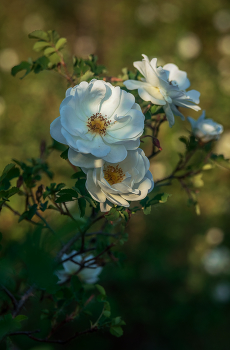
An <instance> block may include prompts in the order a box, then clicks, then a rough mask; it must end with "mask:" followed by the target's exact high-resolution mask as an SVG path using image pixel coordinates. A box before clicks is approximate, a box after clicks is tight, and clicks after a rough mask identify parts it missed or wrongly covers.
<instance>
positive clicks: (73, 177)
mask: <svg viewBox="0 0 230 350" xmlns="http://www.w3.org/2000/svg"><path fill="white" fill-rule="evenodd" d="M81 177H83V178H86V175H85V173H84V172H83V171H82V170H80V171H77V172H76V173H74V174H73V175H72V176H71V179H80V178H81Z"/></svg>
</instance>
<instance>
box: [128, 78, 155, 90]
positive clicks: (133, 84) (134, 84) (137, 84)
mask: <svg viewBox="0 0 230 350" xmlns="http://www.w3.org/2000/svg"><path fill="white" fill-rule="evenodd" d="M123 84H124V85H125V87H126V88H127V89H129V90H135V89H139V88H143V89H144V88H145V87H151V86H152V85H151V84H149V83H146V82H145V81H139V80H131V79H130V80H125V81H124V82H123Z"/></svg>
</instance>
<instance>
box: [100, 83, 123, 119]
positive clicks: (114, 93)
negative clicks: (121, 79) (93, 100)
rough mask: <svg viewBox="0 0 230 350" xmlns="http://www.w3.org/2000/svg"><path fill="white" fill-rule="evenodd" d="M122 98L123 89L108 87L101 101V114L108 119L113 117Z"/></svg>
mask: <svg viewBox="0 0 230 350" xmlns="http://www.w3.org/2000/svg"><path fill="white" fill-rule="evenodd" d="M120 98H121V89H120V87H119V86H116V87H114V86H111V87H109V86H108V85H106V94H105V97H104V98H103V99H102V100H101V105H100V109H99V112H100V113H101V114H102V115H103V116H104V117H105V116H106V117H107V118H108V119H110V117H111V116H112V115H113V113H114V112H115V110H116V109H117V108H118V106H119V103H120Z"/></svg>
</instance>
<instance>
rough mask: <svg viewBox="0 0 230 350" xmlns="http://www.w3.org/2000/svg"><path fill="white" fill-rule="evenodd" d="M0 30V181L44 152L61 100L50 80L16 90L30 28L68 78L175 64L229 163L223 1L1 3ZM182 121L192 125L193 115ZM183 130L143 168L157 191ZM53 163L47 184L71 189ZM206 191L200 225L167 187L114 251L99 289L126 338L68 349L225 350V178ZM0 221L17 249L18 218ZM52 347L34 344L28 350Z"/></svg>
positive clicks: (210, 174) (210, 178)
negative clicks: (58, 48) (8, 169)
mask: <svg viewBox="0 0 230 350" xmlns="http://www.w3.org/2000/svg"><path fill="white" fill-rule="evenodd" d="M0 23H1V24H0V25H1V27H0V37H1V40H0V168H1V171H2V169H3V168H4V166H5V165H6V164H8V163H10V162H11V159H12V158H16V159H18V160H25V159H27V158H31V157H39V152H40V151H39V148H40V143H41V141H42V140H45V141H46V142H47V144H51V142H52V141H51V138H50V135H49V125H50V123H51V122H52V121H53V120H54V119H55V118H56V117H57V116H58V113H59V105H60V102H61V101H62V99H63V98H64V93H65V90H66V82H65V81H64V80H63V78H62V77H59V76H58V75H57V74H55V73H54V72H42V73H40V74H38V75H35V74H34V73H32V74H30V75H29V76H27V77H26V78H25V79H23V80H20V79H19V77H18V76H17V77H16V78H13V77H12V76H11V75H10V71H11V68H12V67H13V66H14V65H16V64H18V63H20V62H21V61H22V60H27V58H28V57H32V58H36V57H37V56H36V53H35V52H33V51H32V45H33V40H31V39H28V33H30V32H32V31H33V30H35V29H44V30H49V29H55V30H57V31H58V33H59V34H60V35H61V37H66V38H67V40H68V45H67V46H66V48H65V50H64V54H65V57H66V61H67V63H69V65H70V67H71V60H72V58H71V57H72V56H73V55H76V56H79V57H87V56H88V55H89V54H91V53H95V54H96V55H98V57H99V63H101V64H104V65H105V66H106V67H107V69H108V75H109V76H117V75H118V74H121V69H122V68H124V67H127V68H129V69H133V67H132V63H133V61H137V60H141V54H142V53H145V54H146V55H148V56H149V57H150V58H152V57H158V63H159V64H161V65H162V64H165V63H169V62H171V63H175V64H177V65H178V66H179V68H180V69H181V70H185V71H187V72H188V77H189V79H190V81H191V88H192V89H195V90H198V91H200V92H201V102H200V106H201V108H202V109H205V110H206V116H207V117H210V118H213V119H214V120H215V121H216V122H219V123H221V124H223V126H224V130H225V131H224V134H223V136H222V138H221V139H220V141H218V143H217V145H216V153H220V154H224V155H225V157H227V158H230V4H229V1H227V0H212V1H209V0H199V1H193V0H187V1H181V0H180V1H179V0H171V1H160V0H159V1H158V0H152V1H151V0H132V1H131V0H124V1H119V0H116V1H115V0H110V1H106V0H77V1H70V0H36V1H34V0H11V1H8V0H1V2H0ZM185 114H186V112H185ZM186 115H187V116H188V115H190V116H192V117H194V118H198V117H199V115H200V113H199V112H193V111H188V112H187V114H186ZM189 130H190V127H189V123H188V122H187V121H186V122H182V121H181V120H180V119H179V118H177V120H176V124H175V126H174V127H173V128H172V129H169V127H168V124H166V123H165V124H163V126H162V129H161V131H160V134H159V140H160V142H161V146H162V148H163V151H162V152H161V154H160V155H159V156H157V157H156V158H154V159H153V161H152V163H151V171H152V173H153V177H154V180H157V179H160V178H162V177H164V176H167V175H169V174H170V173H171V171H172V169H173V167H174V166H175V164H176V162H177V160H178V155H177V153H178V152H180V151H181V147H183V145H182V143H181V142H179V140H178V138H179V137H180V136H182V135H185V136H186V135H188V132H189ZM145 151H146V153H148V151H149V148H148V145H147V146H146V147H145ZM49 163H50V165H51V168H52V169H53V170H54V171H55V178H54V181H55V182H65V183H70V180H69V178H70V175H71V174H72V172H73V171H72V170H71V168H70V167H69V165H68V164H67V162H65V161H62V160H60V157H59V154H58V153H53V154H52V156H51V157H50V159H49ZM45 180H46V181H47V184H48V179H45ZM203 180H204V186H203V187H201V188H200V189H199V190H200V194H199V197H198V199H199V203H200V207H201V215H199V216H197V215H196V213H195V211H194V208H193V207H188V206H187V197H186V194H185V193H184V191H183V190H182V189H181V188H180V186H179V185H178V184H176V183H175V184H174V186H172V187H170V188H167V189H165V191H166V192H169V193H171V194H172V197H170V199H169V200H168V202H167V203H166V204H164V205H161V206H159V207H156V209H155V207H154V209H153V210H152V213H151V215H149V216H145V217H144V216H143V214H137V215H136V216H134V217H133V218H132V220H131V222H130V224H129V226H128V231H129V241H128V243H126V244H125V245H124V246H123V247H122V248H121V251H122V252H123V253H124V254H125V256H124V266H123V267H122V268H117V267H116V266H112V265H111V266H109V265H107V266H106V267H105V268H104V271H103V273H102V274H101V280H100V283H101V284H102V285H103V286H104V287H105V289H106V290H107V292H108V295H109V296H110V301H111V304H112V308H113V310H114V313H115V314H116V315H119V314H120V315H121V316H122V317H123V319H124V320H125V321H126V323H127V326H126V327H125V332H124V336H123V337H121V338H118V339H117V338H114V337H113V336H111V335H109V334H108V333H106V334H94V335H92V336H89V337H85V338H79V339H78V340H77V341H76V342H73V343H70V344H68V345H65V348H66V349H75V348H76V346H77V347H78V348H79V349H82V348H83V347H84V349H91V348H92V347H94V349H100V350H104V349H106V350H107V349H110V350H115V349H117V347H119V348H120V349H127V348H132V349H137V350H139V349H141V350H152V349H153V350H174V349H175V350H185V349H186V350H192V349H201V348H202V349H204V350H216V349H218V350H228V349H229V341H230V335H229V322H230V232H229V231H230V225H229V210H230V192H229V172H228V171H227V170H225V169H223V168H215V169H214V170H211V171H210V170H209V171H207V172H206V173H205V175H204V177H203ZM17 205H19V203H17V202H15V206H16V207H17ZM0 219H1V231H2V232H3V234H4V237H5V240H6V241H7V240H11V241H12V240H21V239H23V237H24V235H25V234H26V232H27V230H28V225H27V223H24V222H22V223H20V225H16V226H15V224H16V223H17V218H15V217H14V216H13V215H12V213H10V212H8V211H7V210H6V209H3V211H2V213H1V217H0ZM59 348H60V349H61V347H60V346H58V345H57V346H54V345H42V344H39V345H38V344H35V343H33V342H29V345H28V346H26V349H33V350H52V349H59ZM20 349H21V348H20ZM23 349H24V348H23Z"/></svg>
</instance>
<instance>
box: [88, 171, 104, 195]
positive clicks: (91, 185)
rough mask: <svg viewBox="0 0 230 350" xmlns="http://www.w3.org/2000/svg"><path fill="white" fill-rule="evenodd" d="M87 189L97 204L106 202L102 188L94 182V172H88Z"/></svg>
mask: <svg viewBox="0 0 230 350" xmlns="http://www.w3.org/2000/svg"><path fill="white" fill-rule="evenodd" d="M86 189H87V191H89V193H90V194H91V196H92V197H93V199H95V200H96V201H97V202H105V200H106V196H105V195H104V193H103V192H102V191H101V188H100V186H98V185H95V182H94V181H93V170H89V171H88V172H87V181H86Z"/></svg>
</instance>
